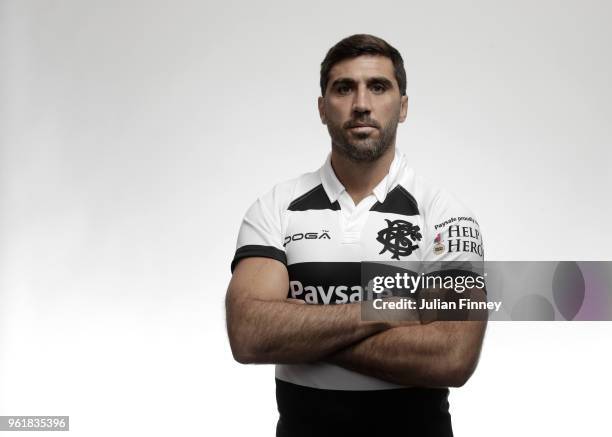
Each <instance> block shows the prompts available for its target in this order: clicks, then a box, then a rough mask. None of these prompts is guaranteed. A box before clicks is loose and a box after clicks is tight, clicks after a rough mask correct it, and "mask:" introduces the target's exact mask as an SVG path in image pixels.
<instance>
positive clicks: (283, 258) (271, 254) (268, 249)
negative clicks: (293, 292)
mask: <svg viewBox="0 0 612 437" xmlns="http://www.w3.org/2000/svg"><path fill="white" fill-rule="evenodd" d="M253 256H260V257H263V258H272V259H275V260H277V261H280V262H282V263H283V264H285V265H287V255H286V254H285V252H284V251H283V250H280V249H277V248H276V247H274V246H261V245H258V244H248V245H246V246H242V247H240V248H238V249H237V250H236V254H235V255H234V259H233V261H232V265H231V270H232V273H233V272H234V268H235V267H236V264H237V263H238V261H240V260H241V259H242V258H249V257H253Z"/></svg>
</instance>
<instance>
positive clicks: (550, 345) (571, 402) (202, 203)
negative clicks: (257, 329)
mask: <svg viewBox="0 0 612 437" xmlns="http://www.w3.org/2000/svg"><path fill="white" fill-rule="evenodd" d="M611 9H612V7H611V6H610V4H609V3H607V2H604V1H600V2H595V1H587V2H585V1H582V2H578V1H573V2H568V1H538V2H527V1H513V2H491V1H470V2H452V1H446V2H417V1H405V2H401V3H399V2H386V1H382V2H376V3H373V2H362V1H352V2H347V1H341V2H340V1H339V2H333V3H329V2H308V3H303V2H302V3H297V2H296V3H289V2H281V1H275V2H257V3H256V2H231V1H224V2H199V1H178V2H172V3H171V2H162V1H153V2H152V1H134V0H131V1H118V0H110V1H86V2H82V1H76V0H63V1H61V0H58V1H6V0H3V1H0V212H1V213H0V415H69V416H70V427H71V431H70V432H71V435H76V436H107V435H109V434H112V435H121V436H128V435H152V436H157V435H159V436H162V435H177V436H201V435H229V436H232V435H243V434H245V433H248V434H249V435H261V436H266V435H273V430H274V428H275V422H276V417H277V413H276V404H275V399H274V376H273V375H274V370H273V367H272V366H243V365H239V364H237V363H235V362H234V361H233V359H232V356H231V353H230V349H229V345H228V342H227V339H226V334H225V326H224V323H225V322H224V305H223V299H224V294H225V290H226V287H227V283H228V281H229V279H230V269H229V265H230V261H231V259H232V257H233V254H234V249H235V242H236V236H237V232H238V228H239V225H240V222H241V219H242V216H243V214H244V213H245V211H246V209H247V208H248V206H249V205H250V204H251V203H252V202H253V201H254V200H255V199H256V198H257V197H258V196H260V195H261V194H263V193H265V192H266V191H267V190H268V189H270V188H271V187H272V186H273V185H274V184H275V183H277V182H279V181H282V180H286V179H289V178H293V177H295V176H297V175H298V174H301V173H304V172H307V171H311V170H314V169H316V168H318V167H319V166H320V165H321V164H322V162H323V161H324V159H325V157H326V154H327V153H328V150H329V138H328V134H327V131H326V129H325V126H323V125H322V124H321V123H320V121H319V118H318V114H317V110H316V98H317V96H318V95H319V88H318V83H319V64H320V62H321V60H322V59H323V57H324V55H325V53H326V51H327V50H328V49H329V48H330V47H331V46H332V45H333V44H334V43H336V42H337V41H338V40H340V39H341V38H343V37H345V36H348V35H351V34H353V33H372V34H374V35H377V36H380V37H382V38H384V39H386V40H387V41H388V42H390V43H391V44H392V45H394V46H395V47H396V48H398V49H399V50H400V52H401V53H402V55H403V57H404V60H405V65H406V70H407V76H408V95H409V114H408V119H407V121H406V123H404V124H403V125H400V128H399V131H398V142H397V145H398V147H399V148H400V149H401V150H402V151H404V152H405V153H406V154H407V155H408V156H409V159H410V160H411V161H412V166H413V167H414V168H415V169H416V171H417V172H418V173H420V174H421V175H423V176H424V177H426V178H428V179H429V180H431V181H432V182H434V183H436V184H437V185H439V186H441V187H444V188H447V189H449V190H450V191H452V192H454V193H455V194H457V195H458V196H459V197H460V198H461V199H462V200H463V201H464V202H465V203H466V204H467V205H469V206H470V208H471V209H472V210H473V211H474V213H475V215H476V217H477V218H478V220H479V222H480V225H481V229H482V232H483V237H484V242H485V250H486V252H485V254H486V258H487V259H488V260H610V258H611V256H610V253H611V244H610V243H611V242H612V239H611V237H610V232H609V229H610V225H609V217H611V216H612V206H611V204H610V202H609V197H610V195H609V190H610V187H612V175H611V172H610V170H609V167H610V163H611V162H612V159H611V158H612V153H611V151H610V150H611V147H610V146H611V140H612V132H611V128H610V119H611V118H612V107H611V104H610V102H611V101H612V89H611V86H610V79H609V78H610V76H611V75H612V61H611V59H610V54H609V53H610V51H609V42H610V40H611V38H612V31H611V30H610V27H609V23H608V21H609V17H610V13H611V12H612V10H611ZM611 334H612V324H610V323H606V322H593V323H586V322H585V323H578V322H575V323H559V322H557V323H545V322H537V323H527V322H524V323H491V324H490V326H489V328H488V332H487V336H486V339H485V344H484V348H483V353H482V357H481V360H480V364H479V367H478V369H477V371H476V373H475V374H474V376H473V377H472V379H471V380H470V381H469V382H468V384H467V385H466V386H464V387H462V388H461V389H453V390H451V399H450V402H451V412H452V415H453V423H454V429H455V435H457V436H468V435H476V436H484V435H490V434H492V433H494V434H496V435H498V436H515V435H519V434H520V435H538V434H545V435H557V436H570V435H601V434H602V432H603V430H606V429H608V420H607V419H608V415H609V413H608V408H607V406H608V404H609V399H608V392H609V391H610V389H611V388H612V383H610V379H609V376H608V375H609V369H610V367H611V366H612V353H611V352H610V347H609V344H610V335H611ZM407 426H409V424H407ZM9 435H11V433H7V437H8V436H9Z"/></svg>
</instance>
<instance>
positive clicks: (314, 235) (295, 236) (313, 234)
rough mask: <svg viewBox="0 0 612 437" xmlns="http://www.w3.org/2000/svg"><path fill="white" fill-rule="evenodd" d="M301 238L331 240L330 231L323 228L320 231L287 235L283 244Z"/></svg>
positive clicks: (285, 244)
mask: <svg viewBox="0 0 612 437" xmlns="http://www.w3.org/2000/svg"><path fill="white" fill-rule="evenodd" d="M299 240H331V237H330V236H329V231H326V230H323V231H321V232H320V233H319V232H298V233H297V234H293V235H287V236H286V237H285V241H284V242H283V246H287V244H289V243H291V242H292V241H299Z"/></svg>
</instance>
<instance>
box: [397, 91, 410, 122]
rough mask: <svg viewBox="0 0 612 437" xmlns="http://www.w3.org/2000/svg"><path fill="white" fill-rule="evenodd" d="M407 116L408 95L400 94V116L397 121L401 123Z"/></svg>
mask: <svg viewBox="0 0 612 437" xmlns="http://www.w3.org/2000/svg"><path fill="white" fill-rule="evenodd" d="M407 116H408V96H402V97H401V100H400V117H399V122H400V123H403V122H404V120H406V117H407Z"/></svg>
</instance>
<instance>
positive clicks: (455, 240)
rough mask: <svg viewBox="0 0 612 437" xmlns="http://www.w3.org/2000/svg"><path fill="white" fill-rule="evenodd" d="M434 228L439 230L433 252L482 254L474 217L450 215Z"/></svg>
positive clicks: (480, 240)
mask: <svg viewBox="0 0 612 437" xmlns="http://www.w3.org/2000/svg"><path fill="white" fill-rule="evenodd" d="M466 222H467V223H466ZM455 223H456V224H455ZM434 228H435V229H436V230H438V229H439V230H440V231H441V232H439V233H438V234H436V237H435V239H434V248H433V251H434V254H436V255H441V254H443V253H444V252H448V253H453V252H464V253H475V254H477V255H478V256H484V250H483V248H482V239H481V236H480V231H479V226H478V222H477V221H476V220H475V219H474V218H472V217H451V218H450V219H448V220H445V221H443V222H442V223H440V224H438V225H436V226H435V227H434Z"/></svg>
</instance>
